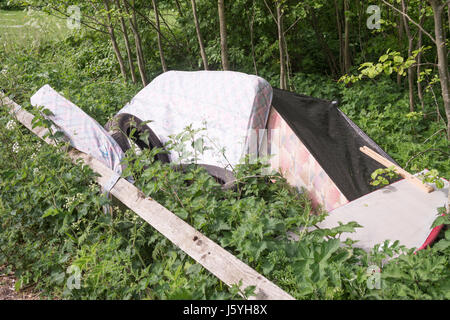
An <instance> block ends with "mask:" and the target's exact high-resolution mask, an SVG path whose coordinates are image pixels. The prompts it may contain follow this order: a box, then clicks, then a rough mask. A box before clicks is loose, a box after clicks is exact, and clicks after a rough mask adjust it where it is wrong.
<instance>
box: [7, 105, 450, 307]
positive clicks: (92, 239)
mask: <svg viewBox="0 0 450 320" xmlns="http://www.w3.org/2000/svg"><path fill="white" fill-rule="evenodd" d="M38 121H40V120H37V122H38ZM37 122H36V123H37ZM43 125H45V124H43ZM0 126H1V127H3V128H6V130H3V131H1V132H0V140H1V142H2V143H1V145H0V163H2V166H1V168H0V179H1V180H0V195H1V198H0V199H1V200H0V221H1V224H0V234H1V236H0V263H2V264H3V263H6V264H7V265H8V268H9V269H10V270H14V271H15V273H16V276H17V277H18V279H19V281H18V283H17V289H18V290H19V289H20V288H24V287H28V286H35V289H36V290H41V292H42V295H41V297H42V298H46V297H48V298H55V297H56V298H64V299H65V298H70V299H240V298H242V297H249V296H251V295H252V294H253V290H254V288H253V287H249V288H241V289H239V287H238V286H237V285H235V286H233V287H231V288H229V287H228V286H226V285H224V284H223V283H222V282H221V281H220V280H218V279H217V278H215V277H214V276H213V275H211V274H210V273H209V272H208V271H206V270H205V269H203V268H202V267H201V265H199V264H198V263H196V262H195V261H193V260H192V259H191V258H190V257H188V256H187V255H186V254H185V253H184V252H182V251H181V250H180V249H178V248H177V247H175V246H174V245H173V244H172V243H170V242H169V241H168V240H167V239H166V238H164V237H163V236H162V235H160V234H159V233H158V232H156V231H155V230H154V229H153V228H152V227H151V226H149V225H148V224H147V223H146V222H145V221H143V220H142V219H141V218H140V217H139V216H137V215H136V214H134V213H132V212H131V211H129V210H126V209H124V208H119V207H117V206H114V210H113V213H112V215H110V214H105V213H104V212H103V210H102V207H103V206H105V205H114V202H111V201H109V200H108V198H107V197H106V196H105V195H104V194H102V193H101V191H100V190H99V187H98V186H97V185H95V184H94V183H93V181H94V179H95V173H93V172H92V170H91V169H89V168H88V167H87V166H85V165H83V164H82V163H77V164H73V163H71V161H70V160H69V159H68V157H67V156H65V154H64V152H62V151H55V150H56V149H55V148H54V147H52V146H48V145H46V144H43V143H41V142H39V141H38V139H37V138H36V137H34V136H33V135H30V134H28V133H27V132H26V130H25V129H24V128H23V127H22V126H21V125H19V123H18V122H17V121H16V120H14V119H13V118H11V116H9V115H7V114H6V113H5V112H4V110H2V111H1V115H0ZM202 136H203V135H202V132H201V131H196V130H192V128H187V129H186V131H185V132H184V133H182V134H180V135H177V136H175V137H174V138H176V137H178V138H180V137H189V139H187V138H186V139H184V142H182V143H185V144H190V145H191V146H194V150H196V151H195V152H199V154H200V153H201V152H203V150H205V149H206V148H207V147H208V146H207V145H204V144H203V143H196V141H198V139H199V137H202ZM182 140H183V139H182ZM174 146H175V144H174V143H172V144H170V145H169V148H171V147H174ZM177 146H178V147H179V148H181V149H183V147H182V146H181V147H180V146H179V145H177ZM158 152H163V151H162V150H161V149H153V150H144V151H143V152H140V153H137V152H135V151H134V150H132V149H130V150H129V151H128V152H127V154H126V158H125V160H124V164H125V165H126V170H125V171H124V173H123V176H124V177H133V179H134V180H135V184H136V186H137V187H138V188H139V189H141V190H142V191H143V192H144V193H145V194H146V195H148V196H151V197H152V198H153V199H155V200H156V201H158V202H159V203H161V204H162V205H164V206H165V207H166V208H168V209H169V210H171V211H172V212H174V213H175V214H177V215H178V216H179V217H181V218H182V219H184V220H186V221H187V222H188V223H190V224H191V225H193V226H194V227H195V228H196V229H197V230H199V231H201V232H202V233H204V234H205V235H207V236H208V237H210V238H211V239H212V240H213V241H215V242H217V243H219V244H220V245H221V246H223V247H224V248H226V249H227V250H229V251H230V252H231V253H233V254H234V255H236V256H237V257H238V258H239V259H241V260H242V261H244V262H245V263H247V264H249V265H250V266H251V267H253V268H255V269H256V270H257V271H258V272H260V273H261V274H263V275H264V276H266V277H267V278H269V279H270V280H271V281H273V282H275V283H276V284H277V285H279V286H280V287H281V288H283V289H284V290H286V291H287V292H289V293H290V294H291V295H293V296H294V297H295V298H297V299H361V298H364V299H366V298H374V299H386V298H387V299H390V298H432V299H435V298H448V285H449V283H448V279H449V268H448V256H449V251H450V248H449V245H448V243H449V242H450V241H449V234H448V232H446V233H445V236H446V238H445V239H442V240H440V241H439V242H438V243H437V244H436V245H435V246H434V247H433V248H430V249H427V250H423V251H420V252H418V253H417V254H416V255H415V254H414V253H413V251H412V250H410V251H406V250H405V249H404V248H403V247H402V246H401V245H400V244H398V243H394V244H390V242H389V241H387V242H386V243H384V244H381V245H379V246H376V247H375V248H373V250H372V251H371V252H365V251H363V250H361V249H359V248H358V247H357V246H355V243H354V242H353V241H351V240H348V239H347V240H345V241H344V240H341V239H340V235H341V234H342V233H343V232H352V231H354V229H355V228H357V227H360V226H359V225H358V224H357V223H356V222H353V223H349V224H346V225H340V226H338V227H336V228H333V229H319V228H315V227H314V226H315V225H316V224H317V223H318V222H320V221H322V220H323V219H324V218H325V216H326V214H325V213H323V212H321V213H319V214H311V204H310V201H309V200H308V198H307V197H306V195H305V194H304V193H298V192H297V191H296V190H294V189H293V188H292V187H290V186H289V185H288V184H287V182H286V181H285V180H284V179H283V177H281V176H280V175H279V174H274V175H272V176H270V177H268V176H262V175H260V174H259V173H260V172H261V170H262V167H263V165H262V164H261V163H258V162H257V163H249V162H248V161H247V162H244V163H243V164H241V165H239V166H237V167H236V168H234V170H235V172H234V173H235V175H236V178H237V180H238V181H239V183H237V186H236V188H235V189H232V190H223V189H222V188H221V187H220V185H219V184H218V183H217V182H216V181H215V180H214V179H213V178H212V177H211V176H209V175H208V174H207V173H206V172H205V171H204V169H202V168H201V167H198V166H196V165H195V164H193V165H191V166H188V167H187V168H186V170H185V171H184V172H183V171H180V170H177V169H176V168H175V167H174V166H172V165H169V164H162V163H161V162H159V161H154V160H153V159H154V157H155V155H156V154H157V153H158ZM191 156H192V155H188V157H191ZM12 159H13V160H14V161H11V160H12ZM445 219H447V220H445ZM437 222H438V223H440V224H442V223H445V224H447V223H449V221H448V217H440V218H438V220H437ZM389 259H391V260H390V262H388V263H386V260H389ZM374 265H375V266H379V267H381V268H382V272H381V286H380V287H379V288H378V287H376V286H375V287H374V286H370V285H369V283H370V280H371V277H373V275H372V274H371V273H370V272H368V270H371V269H370V268H371V266H374ZM72 270H78V273H76V272H75V273H74V272H72ZM413 270H414V271H413ZM74 276H75V277H76V276H78V280H79V287H77V286H73V283H74V282H73V281H71V279H72V280H73V277H74ZM71 284H72V285H71Z"/></svg>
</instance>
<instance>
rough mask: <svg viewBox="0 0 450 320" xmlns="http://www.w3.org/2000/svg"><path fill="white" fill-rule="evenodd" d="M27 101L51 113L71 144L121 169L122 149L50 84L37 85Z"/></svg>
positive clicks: (96, 123)
mask: <svg viewBox="0 0 450 320" xmlns="http://www.w3.org/2000/svg"><path fill="white" fill-rule="evenodd" d="M30 101H31V105H33V106H35V107H37V106H42V107H44V108H45V109H48V110H50V111H51V112H52V113H53V114H52V115H50V116H46V117H47V118H48V119H50V120H51V121H52V122H53V123H54V124H55V125H56V127H57V128H58V129H59V130H61V131H63V132H64V134H65V136H66V137H67V138H68V139H69V141H70V144H71V145H72V146H73V147H74V148H76V149H78V150H80V151H82V152H84V153H87V154H89V155H91V156H92V157H94V158H95V159H97V160H99V161H101V162H102V163H103V164H105V165H106V166H108V167H109V168H110V169H112V170H113V171H114V172H116V173H118V174H120V173H122V165H121V164H120V162H121V161H122V159H123V157H124V153H123V152H122V149H121V148H120V147H119V145H118V144H117V143H116V141H115V140H114V139H113V138H112V137H111V136H110V135H109V134H108V133H107V132H106V130H105V129H104V128H103V127H102V126H101V125H100V124H99V123H98V122H97V121H95V120H94V119H92V118H91V117H90V116H89V115H87V114H86V113H85V112H84V111H83V110H81V109H80V108H79V107H77V106H76V105H75V104H73V103H72V102H70V101H69V100H67V99H66V98H64V97H63V96H62V95H60V94H59V93H58V92H57V91H55V90H54V89H52V88H51V87H50V86H49V85H45V86H43V87H42V88H41V89H39V90H38V91H37V92H36V93H35V94H34V95H33V96H32V97H31V99H30Z"/></svg>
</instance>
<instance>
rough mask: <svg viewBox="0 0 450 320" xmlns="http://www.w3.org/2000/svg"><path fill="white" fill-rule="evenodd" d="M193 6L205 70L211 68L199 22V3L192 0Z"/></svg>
mask: <svg viewBox="0 0 450 320" xmlns="http://www.w3.org/2000/svg"><path fill="white" fill-rule="evenodd" d="M191 6H192V13H193V15H194V24H195V30H196V32H197V39H198V45H199V47H200V55H201V57H202V61H203V67H204V69H205V70H209V66H208V57H207V56H206V51H205V45H204V43H203V36H202V32H201V30H200V23H199V22H198V16H197V5H196V3H195V0H191Z"/></svg>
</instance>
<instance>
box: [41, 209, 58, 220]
mask: <svg viewBox="0 0 450 320" xmlns="http://www.w3.org/2000/svg"><path fill="white" fill-rule="evenodd" d="M58 214H59V210H58V209H56V208H55V207H50V208H48V209H47V210H45V212H44V214H43V215H42V218H46V217H49V216H56V215H58Z"/></svg>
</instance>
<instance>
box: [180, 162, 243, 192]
mask: <svg viewBox="0 0 450 320" xmlns="http://www.w3.org/2000/svg"><path fill="white" fill-rule="evenodd" d="M188 166H190V165H189V164H182V165H178V166H175V169H176V170H181V171H183V172H185V171H186V168H187V167H188ZM198 166H200V167H202V168H203V169H205V170H206V172H208V173H209V175H210V176H212V177H213V178H214V179H215V180H216V181H217V183H219V184H220V185H221V186H222V189H224V190H228V189H233V188H234V187H235V182H236V178H235V177H234V175H233V173H232V172H231V171H229V170H226V169H224V168H221V167H217V166H213V165H209V164H198Z"/></svg>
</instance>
